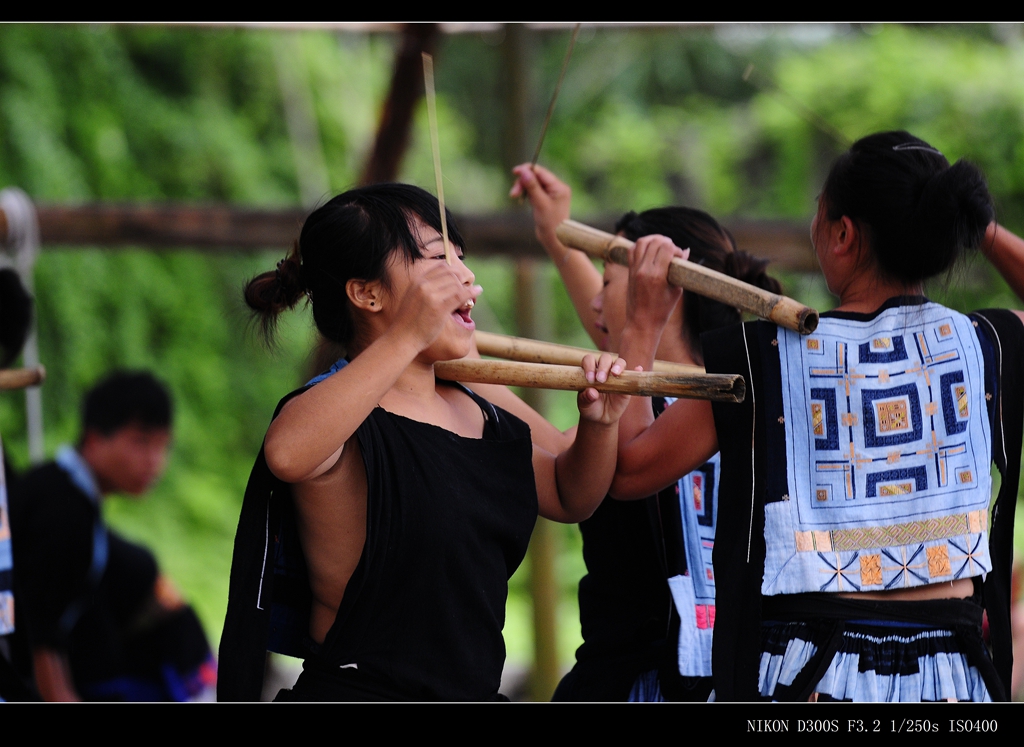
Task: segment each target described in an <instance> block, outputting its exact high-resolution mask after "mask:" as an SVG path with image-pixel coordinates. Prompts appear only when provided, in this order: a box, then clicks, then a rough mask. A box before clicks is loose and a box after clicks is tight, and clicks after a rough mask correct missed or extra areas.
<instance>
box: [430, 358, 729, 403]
mask: <svg viewBox="0 0 1024 747" xmlns="http://www.w3.org/2000/svg"><path fill="white" fill-rule="evenodd" d="M434 373H435V374H437V376H439V377H440V378H442V379H447V380H449V381H459V382H463V383H471V384H502V385H504V386H522V387H530V388H534V389H562V390H566V391H575V392H579V391H583V390H584V389H586V388H588V387H593V388H594V389H597V391H599V392H611V393H616V394H632V395H636V396H639V397H653V396H664V397H682V398H685V399H709V400H713V401H717V402H742V401H743V398H744V396H746V390H747V387H746V383H745V382H744V381H743V377H742V376H740V375H739V374H666V373H658V372H655V371H650V372H648V371H623V372H622V373H621V374H620V375H619V376H609V377H608V380H607V381H606V382H604V383H597V382H588V381H587V377H586V374H584V373H583V369H582V368H580V367H579V366H556V365H552V364H547V363H521V362H519V361H485V360H479V359H476V358H462V359H460V360H454V361H440V362H438V363H435V364H434Z"/></svg>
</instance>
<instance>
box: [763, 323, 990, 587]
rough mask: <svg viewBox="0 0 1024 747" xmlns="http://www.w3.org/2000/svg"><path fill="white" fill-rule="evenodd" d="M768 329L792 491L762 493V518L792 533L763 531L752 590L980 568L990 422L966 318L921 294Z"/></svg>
mask: <svg viewBox="0 0 1024 747" xmlns="http://www.w3.org/2000/svg"><path fill="white" fill-rule="evenodd" d="M811 340H813V343H812V342H811ZM777 342H778V346H777V349H778V355H779V364H780V368H781V381H782V412H781V415H782V417H781V418H780V419H779V420H780V422H781V423H784V424H785V429H786V445H785V448H786V469H787V475H786V478H787V479H786V490H787V493H786V495H787V498H788V500H782V501H780V500H779V498H781V496H772V501H770V502H768V503H766V504H765V529H764V531H765V537H766V539H769V540H770V538H772V537H775V536H779V537H786V536H788V537H790V538H794V539H795V547H794V542H793V539H789V540H788V541H786V540H782V542H781V544H780V543H779V542H776V541H771V540H770V541H769V542H768V547H769V548H774V549H773V551H772V552H769V553H768V554H767V556H766V559H765V571H764V578H763V581H762V593H765V594H772V595H774V594H783V593H799V592H804V591H815V590H818V589H821V588H824V587H823V586H822V584H823V583H824V578H827V579H829V582H828V583H827V584H825V587H827V588H828V590H830V591H835V590H836V589H837V588H838V587H839V586H840V585H841V586H842V588H844V589H847V590H851V589H853V587H854V586H858V587H866V588H872V587H873V588H897V587H904V586H918V585H922V584H927V583H931V582H932V581H931V579H936V578H944V579H948V578H950V577H953V576H954V575H956V577H958V578H959V577H971V576H976V575H979V574H980V573H985V572H986V570H985V569H986V568H988V567H989V566H990V564H991V561H990V559H989V557H988V539H987V523H988V519H987V511H988V506H989V501H990V497H991V473H990V468H989V464H990V461H991V453H992V435H991V428H990V424H989V420H988V417H987V408H986V406H985V399H984V396H985V394H984V363H983V359H982V356H981V350H980V345H979V344H978V339H977V333H976V331H975V330H974V328H973V326H972V324H971V322H970V320H969V319H968V318H967V317H965V316H963V315H961V314H958V313H956V312H954V311H951V310H950V309H946V308H944V307H942V306H939V305H937V304H933V303H924V304H921V305H912V306H906V307H892V308H889V309H886V310H885V311H883V312H881V313H880V314H878V315H877V316H876V317H875V318H874V319H872V320H870V321H859V320H854V319H841V318H836V317H826V318H823V319H821V321H820V323H819V325H818V328H817V330H815V333H814V336H813V338H801V337H800V336H799V335H796V334H795V333H790V332H788V331H786V330H781V329H780V330H779V332H778V337H777ZM773 417H774V416H773ZM953 542H955V543H956V545H955V546H954V545H953V544H951V543H953ZM787 548H789V549H787ZM794 552H795V554H793V553H794ZM854 555H856V556H857V557H856V558H854ZM793 561H797V562H793ZM851 564H852V565H851ZM957 574H959V575H957ZM823 576H824V578H823Z"/></svg>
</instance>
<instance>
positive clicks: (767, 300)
mask: <svg viewBox="0 0 1024 747" xmlns="http://www.w3.org/2000/svg"><path fill="white" fill-rule="evenodd" d="M555 233H556V234H557V236H558V240H559V241H561V242H562V243H563V244H565V245H566V246H568V247H572V248H573V249H579V250H580V251H582V252H585V253H586V254H589V255H590V256H591V257H596V258H597V259H603V260H604V261H606V262H614V263H615V264H618V265H625V266H627V267H628V266H629V250H630V249H632V248H633V242H632V241H630V240H629V239H624V238H622V237H621V236H614V235H612V234H610V233H605V232H604V231H599V230H598V229H596V228H591V227H590V226H587V225H584V224H583V223H578V222H577V221H574V220H566V221H562V223H561V225H559V226H558V228H557V229H555ZM668 282H669V283H671V284H672V285H675V286H678V287H680V288H683V289H684V290H688V291H692V292H694V293H699V294H701V295H702V296H707V297H708V298H711V299H714V300H715V301H721V302H722V303H727V304H729V305H730V306H735V307H736V308H738V309H740V310H741V311H746V312H748V313H751V314H754V315H755V316H759V317H761V318H762V319H769V320H771V321H773V322H775V323H776V324H778V325H779V326H780V327H786V328H787V329H792V330H795V331H796V332H799V333H800V334H802V335H809V334H810V333H811V332H813V331H814V330H815V329H816V328H817V326H818V312H817V311H815V310H814V309H812V308H810V307H808V306H804V305H803V304H801V303H799V302H797V301H794V300H793V299H792V298H787V297H786V296H780V295H778V294H776V293H769V292H768V291H766V290H763V289H761V288H758V287H756V286H753V285H750V284H748V283H744V282H742V281H740V280H737V279H736V278H733V277H729V276H728V275H724V274H722V273H721V272H715V271H714V270H709V269H708V268H706V267H702V266H700V265H698V264H696V263H694V262H684V261H682V260H679V259H674V260H672V264H671V265H670V266H669V268H668Z"/></svg>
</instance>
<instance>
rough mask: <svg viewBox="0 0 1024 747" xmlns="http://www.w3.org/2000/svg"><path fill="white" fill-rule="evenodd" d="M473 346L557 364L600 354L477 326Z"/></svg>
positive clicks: (665, 369) (690, 369) (688, 370)
mask: <svg viewBox="0 0 1024 747" xmlns="http://www.w3.org/2000/svg"><path fill="white" fill-rule="evenodd" d="M476 348H477V350H479V351H480V355H489V356H491V357H492V358H504V359H505V360H510V361H522V362H523V363H554V364H555V365H559V366H578V365H580V362H581V361H582V360H583V356H585V355H593V356H594V357H595V358H596V357H597V356H599V355H600V354H601V351H600V350H588V349H587V348H577V347H574V346H572V345H559V344H558V343H556V342H542V341H541V340H530V339H527V338H525V337H512V336H511V335H499V334H496V333H494V332H483V331H481V330H479V329H478V330H477V331H476ZM612 355H615V353H612ZM654 371H656V372H657V373H676V374H702V373H704V368H703V367H702V366H689V365H687V364H685V363H672V362H671V361H654Z"/></svg>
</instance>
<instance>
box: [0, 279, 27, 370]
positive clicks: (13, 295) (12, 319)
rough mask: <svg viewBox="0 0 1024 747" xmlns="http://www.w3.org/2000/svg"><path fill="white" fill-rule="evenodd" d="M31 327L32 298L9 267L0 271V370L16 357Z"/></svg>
mask: <svg viewBox="0 0 1024 747" xmlns="http://www.w3.org/2000/svg"><path fill="white" fill-rule="evenodd" d="M31 326H32V296H30V295H29V293H28V291H27V290H25V286H24V285H22V284H21V277H20V276H19V275H18V273H17V272H16V271H15V270H13V269H11V268H10V267H5V268H3V269H0V348H3V354H2V355H0V368H7V367H8V366H9V365H11V363H13V362H14V359H15V358H17V357H18V353H20V352H21V349H22V347H24V345H25V340H26V339H27V338H28V331H29V328H30V327H31Z"/></svg>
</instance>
